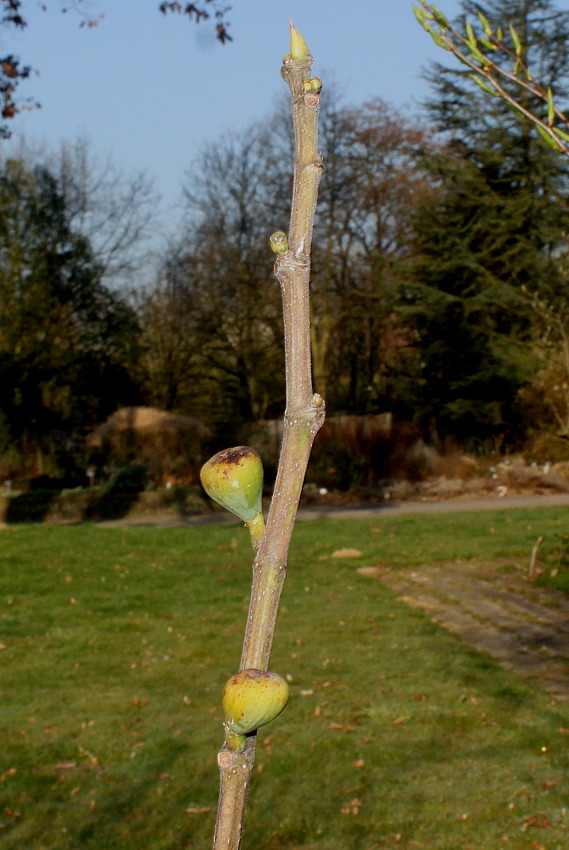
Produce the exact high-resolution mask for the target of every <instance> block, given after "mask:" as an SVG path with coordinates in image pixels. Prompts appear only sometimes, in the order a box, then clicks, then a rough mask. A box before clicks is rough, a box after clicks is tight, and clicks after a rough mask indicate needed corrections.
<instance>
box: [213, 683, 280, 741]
mask: <svg viewBox="0 0 569 850" xmlns="http://www.w3.org/2000/svg"><path fill="white" fill-rule="evenodd" d="M288 697H289V690H288V684H287V683H286V681H285V680H284V679H283V678H282V677H281V676H279V675H278V674H277V673H268V672H266V671H265V670H255V669H254V668H249V669H247V670H239V672H238V673H235V674H234V675H233V676H231V678H230V679H229V680H228V682H227V683H226V685H225V688H224V689H223V715H224V717H225V723H224V724H223V725H224V727H225V733H226V741H227V745H228V746H229V748H230V749H237V750H240V749H242V748H243V746H244V743H245V740H244V736H245V735H248V734H249V732H254V731H255V730H256V729H259V728H260V727H261V726H266V725H267V723H270V722H271V720H274V719H275V717H278V715H279V714H280V713H281V711H282V710H283V709H284V707H285V706H286V704H287V702H288Z"/></svg>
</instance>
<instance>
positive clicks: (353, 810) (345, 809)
mask: <svg viewBox="0 0 569 850" xmlns="http://www.w3.org/2000/svg"><path fill="white" fill-rule="evenodd" d="M361 807H362V801H361V800H358V798H357V797H354V799H353V800H350V802H349V803H344V805H343V806H342V808H341V812H342V814H343V815H359V813H360V809H361Z"/></svg>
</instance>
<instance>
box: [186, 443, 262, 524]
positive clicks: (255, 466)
mask: <svg viewBox="0 0 569 850" xmlns="http://www.w3.org/2000/svg"><path fill="white" fill-rule="evenodd" d="M200 479H201V482H202V485H203V488H204V490H205V491H206V493H207V494H208V496H210V498H212V499H213V500H214V502H217V503H218V505H222V507H224V508H226V509H227V510H228V511H231V513H233V514H235V516H238V517H239V519H240V520H242V521H243V522H247V523H248V522H253V520H255V519H256V518H257V517H258V516H259V514H260V513H261V511H262V502H261V499H262V495H263V464H262V462H261V458H260V457H259V455H258V454H257V452H256V451H254V449H251V448H249V446H236V447H235V448H233V449H224V451H222V452H218V453H217V454H216V455H214V456H213V457H212V458H210V459H209V460H208V461H207V463H204V465H203V466H202V468H201V471H200Z"/></svg>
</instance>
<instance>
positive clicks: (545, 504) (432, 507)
mask: <svg viewBox="0 0 569 850" xmlns="http://www.w3.org/2000/svg"><path fill="white" fill-rule="evenodd" d="M557 506H565V507H567V508H569V494H568V493H553V494H551V495H546V496H507V497H505V498H503V499H500V498H498V497H497V496H494V497H487V498H484V499H460V498H458V499H445V500H443V501H439V502H399V503H392V502H383V503H382V504H380V505H363V506H361V507H357V508H353V507H351V508H350V507H348V508H330V507H324V506H318V505H317V506H307V507H301V508H300V510H299V512H298V519H299V520H301V521H303V520H313V519H328V520H334V519H358V518H359V519H369V518H370V517H385V518H386V519H388V518H390V517H394V516H402V515H403V514H442V513H459V512H463V511H505V510H510V509H511V508H549V507H557ZM97 524H98V525H102V526H105V527H106V528H124V527H125V526H137V525H140V526H160V527H173V526H185V525H238V524H239V520H238V519H237V518H236V517H234V516H232V515H231V514H229V513H227V511H222V510H219V511H218V510H214V511H211V513H208V514H193V515H189V516H181V515H180V514H177V513H174V512H173V511H167V512H166V511H164V512H162V513H160V512H154V513H151V514H138V515H137V514H132V515H131V516H126V517H122V518H121V519H111V520H101V521H99V522H98V523H97Z"/></svg>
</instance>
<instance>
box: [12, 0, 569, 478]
mask: <svg viewBox="0 0 569 850" xmlns="http://www.w3.org/2000/svg"><path fill="white" fill-rule="evenodd" d="M463 8H464V11H465V13H467V14H473V13H475V12H476V11H478V10H480V9H482V8H483V10H484V14H485V15H486V16H487V17H488V19H489V20H490V21H491V22H492V23H493V25H497V23H501V24H502V26H503V27H505V28H506V27H507V25H508V24H509V23H512V24H513V25H514V26H515V27H516V30H517V31H518V32H519V33H520V35H521V36H522V37H523V39H524V44H525V45H526V50H527V52H528V55H529V56H530V57H531V66H532V67H534V68H539V70H540V75H541V78H542V81H543V82H544V84H546V85H550V86H551V87H552V90H553V91H554V92H555V95H556V99H557V100H559V101H560V102H563V97H564V95H565V93H566V92H567V91H568V90H569V89H568V83H569V80H568V70H567V69H568V68H569V63H568V59H569V56H568V51H569V13H567V12H563V11H559V10H558V9H556V7H555V5H554V4H553V3H552V2H551V0H524V2H521V0H495V2H489V3H487V4H485V5H484V7H482V6H481V4H479V3H472V2H470V0H465V2H464V3H463ZM428 78H429V81H430V84H431V97H430V99H429V102H428V103H427V104H425V110H424V111H423V117H421V118H419V117H417V116H416V115H411V114H408V113H406V112H402V111H399V110H397V109H396V108H394V107H393V106H391V105H389V104H386V103H384V102H383V101H381V100H373V101H371V102H369V103H366V104H364V105H355V106H352V105H349V104H348V105H345V104H343V103H342V102H341V98H340V97H339V96H338V94H337V92H328V93H327V96H325V97H323V103H324V106H323V114H322V130H321V148H322V152H323V155H324V160H325V163H326V171H325V174H324V178H323V181H322V187H321V195H320V203H319V208H318V215H317V222H316V233H315V240H314V243H315V247H314V255H313V272H312V287H313V316H312V348H313V359H314V377H315V384H316V389H317V390H318V391H319V392H320V393H322V394H323V395H324V396H325V397H326V399H327V403H328V408H329V410H330V412H331V413H332V414H334V413H350V414H373V413H383V412H385V411H389V412H391V413H392V414H393V415H394V416H395V417H396V419H398V420H399V421H402V422H408V423H412V424H413V426H414V427H415V428H416V431H417V433H418V434H421V435H422V436H423V437H424V439H425V440H427V441H430V442H434V443H440V442H442V441H444V440H452V441H454V442H455V443H457V444H459V445H461V446H464V447H465V448H469V449H480V450H485V451H486V450H492V449H497V448H504V449H506V448H518V447H520V446H521V445H523V443H524V441H526V440H527V439H528V438H529V437H531V436H532V434H535V432H539V433H542V434H550V435H552V437H551V440H552V441H553V442H550V444H549V445H550V447H551V450H552V451H553V447H554V446H555V445H559V446H561V447H562V448H561V449H559V450H560V451H563V450H564V446H565V443H564V442H563V440H562V439H558V438H567V437H569V429H568V427H567V423H568V422H569V416H568V411H569V408H568V406H567V396H568V394H567V381H568V380H569V374H568V373H567V369H565V366H566V360H567V358H566V345H567V324H566V322H565V316H566V305H567V260H566V255H567V238H566V234H567V232H568V228H569V211H568V207H567V198H568V194H567V190H568V173H567V168H568V166H567V161H566V159H564V158H563V157H562V156H560V155H559V154H558V153H556V152H555V151H554V150H551V149H550V148H547V147H546V146H544V145H543V143H542V142H541V140H540V139H539V137H538V136H537V135H536V134H535V133H534V131H533V128H532V126H531V124H530V123H529V122H527V121H523V120H522V121H520V119H519V116H517V115H513V114H512V112H511V111H510V110H509V109H508V108H507V105H505V104H504V103H503V102H502V101H500V100H498V99H491V98H488V97H487V95H486V94H485V93H484V92H482V91H481V90H480V89H479V88H478V87H477V86H476V85H475V84H474V83H473V82H472V80H471V79H470V77H469V75H468V72H467V71H462V70H459V71H456V70H449V69H447V68H446V67H444V66H441V65H434V66H433V67H431V69H430V70H429V72H428ZM531 107H532V108H534V109H535V110H537V111H539V110H543V108H544V106H543V104H542V103H539V102H536V103H535V104H531ZM289 133H290V131H289V117H288V107H285V105H284V104H283V106H282V107H278V108H276V109H275V111H274V113H273V114H272V115H270V116H268V117H267V118H266V119H265V120H262V121H260V122H259V123H257V124H256V125H254V126H253V127H250V128H249V129H248V130H247V131H246V132H244V133H241V134H232V135H228V136H226V137H224V138H222V139H219V140H218V141H216V142H213V143H212V144H210V145H208V146H207V148H205V149H204V150H203V152H202V154H201V155H200V156H199V157H198V158H197V160H196V161H195V162H194V163H193V165H192V166H191V168H190V169H189V171H188V172H187V174H186V175H185V179H184V182H183V207H184V210H183V218H182V221H181V223H180V227H179V234H180V235H179V236H178V237H177V238H174V239H171V240H170V242H169V244H168V245H167V247H166V248H165V249H163V250H162V251H161V252H160V256H158V257H154V258H153V259H152V261H151V260H149V258H148V257H147V256H146V255H145V252H144V244H145V241H146V239H147V237H148V235H149V232H150V230H151V229H152V226H153V222H152V216H151V210H152V207H153V194H152V188H151V185H150V183H149V181H148V180H147V178H145V177H144V175H134V176H129V177H126V176H124V175H118V174H116V173H113V169H112V166H111V165H110V164H109V163H106V164H103V165H101V164H100V163H96V162H95V160H94V158H93V157H92V155H91V153H90V152H89V150H88V146H87V145H86V144H85V143H83V142H79V143H77V144H75V145H73V146H65V147H64V148H63V149H62V151H61V152H60V153H59V154H58V155H50V156H45V155H44V154H38V153H30V152H29V151H28V152H26V151H25V150H24V151H23V152H22V154H21V155H19V156H16V157H12V158H11V159H4V160H3V161H2V162H1V163H0V303H1V312H0V382H1V386H2V387H3V390H2V393H1V395H0V447H1V449H2V452H3V454H4V456H7V455H10V453H12V456H13V457H14V458H20V460H21V459H22V458H27V459H28V461H29V459H30V458H31V457H32V456H36V457H38V456H42V457H43V456H49V457H50V458H51V460H52V461H53V462H54V463H55V464H56V465H57V463H60V464H61V462H62V461H61V456H63V455H64V454H65V452H67V453H68V454H69V445H70V444H72V443H73V440H74V439H75V438H80V437H81V436H83V435H84V434H85V433H87V432H88V431H89V430H91V429H92V428H93V427H94V426H95V425H96V424H97V423H99V422H101V421H102V420H103V419H104V418H105V417H106V416H107V415H108V414H109V413H111V412H112V411H113V410H115V409H116V408H117V407H120V406H124V405H132V404H145V405H151V406H155V407H159V408H162V409H165V410H170V411H175V412H177V413H184V414H188V415H191V416H195V417H197V418H199V419H201V420H202V421H204V422H205V423H207V424H208V425H209V426H210V427H211V428H212V429H213V432H214V433H216V432H217V433H223V434H224V435H230V434H237V433H238V429H239V428H240V427H241V426H242V425H243V424H245V423H249V422H253V421H256V420H259V419H264V418H274V417H278V416H280V415H281V414H282V411H283V407H284V384H283V377H282V375H283V363H282V358H283V354H282V322H281V305H280V295H279V292H278V289H277V282H276V279H275V278H274V277H273V275H272V259H271V255H270V252H269V251H268V248H267V244H266V243H267V236H268V234H269V232H271V231H272V230H274V229H276V228H283V229H286V226H287V221H288V203H289V201H288V199H289V198H290V185H289V182H290V171H291V168H290V163H291V156H292V150H293V148H292V140H291V139H290V135H289ZM151 266H152V267H153V268H154V269H155V271H154V277H153V278H152V279H149V276H148V268H150V267H151ZM142 268H144V269H145V270H146V271H145V273H144V281H145V282H144V285H141V283H140V280H141V269H142ZM564 358H565V359H564ZM564 369H565V371H564ZM556 440H557V443H556V442H555V441H556Z"/></svg>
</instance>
